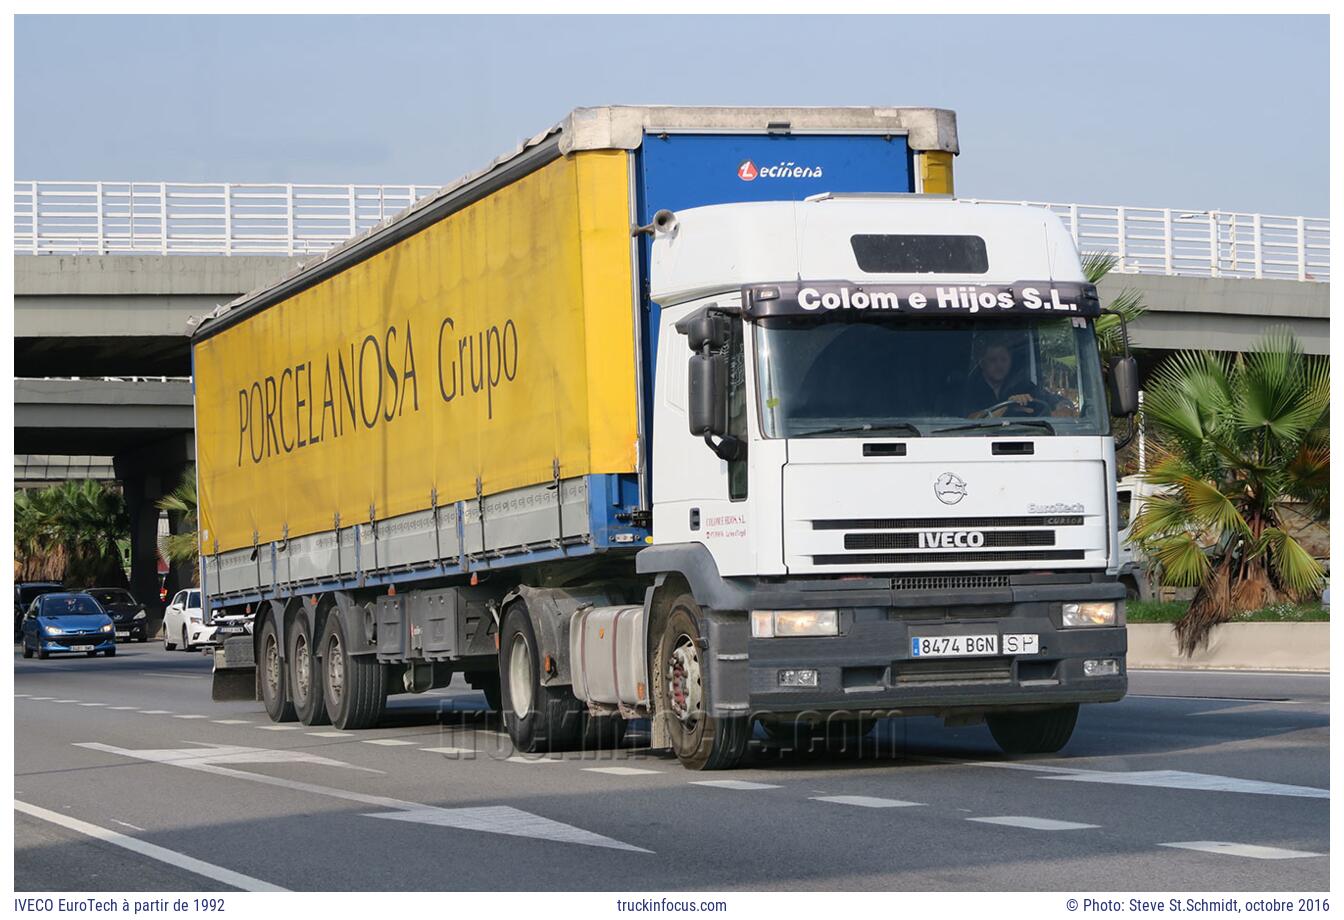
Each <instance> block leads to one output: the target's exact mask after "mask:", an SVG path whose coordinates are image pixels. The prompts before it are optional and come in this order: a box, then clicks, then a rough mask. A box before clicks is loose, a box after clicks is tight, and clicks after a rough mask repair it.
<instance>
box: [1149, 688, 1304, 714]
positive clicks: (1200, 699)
mask: <svg viewBox="0 0 1344 920" xmlns="http://www.w3.org/2000/svg"><path fill="white" fill-rule="evenodd" d="M1126 699H1136V700H1185V701H1186V702H1196V703H1261V704H1263V705H1266V706H1301V705H1302V704H1303V703H1306V702H1307V700H1289V699H1283V698H1281V697H1273V698H1270V697H1263V696H1262V697H1254V696H1176V695H1172V694H1160V693H1150V694H1146V695H1145V694H1142V693H1129V694H1126ZM1192 715H1201V713H1192Z"/></svg>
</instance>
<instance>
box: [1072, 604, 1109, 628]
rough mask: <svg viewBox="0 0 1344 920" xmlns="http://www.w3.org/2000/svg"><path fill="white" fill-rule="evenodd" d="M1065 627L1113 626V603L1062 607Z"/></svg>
mask: <svg viewBox="0 0 1344 920" xmlns="http://www.w3.org/2000/svg"><path fill="white" fill-rule="evenodd" d="M1064 625H1065V626H1114V625H1115V601H1089V602H1087V603H1084V604H1065V605H1064Z"/></svg>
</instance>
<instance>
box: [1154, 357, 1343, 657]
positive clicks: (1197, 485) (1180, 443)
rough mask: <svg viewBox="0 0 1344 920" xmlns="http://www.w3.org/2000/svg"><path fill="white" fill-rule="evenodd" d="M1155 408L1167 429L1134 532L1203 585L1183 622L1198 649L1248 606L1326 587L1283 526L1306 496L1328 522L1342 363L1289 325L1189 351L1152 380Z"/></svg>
mask: <svg viewBox="0 0 1344 920" xmlns="http://www.w3.org/2000/svg"><path fill="white" fill-rule="evenodd" d="M1144 411H1145V413H1146V415H1147V420H1148V422H1149V423H1151V424H1152V425H1153V426H1154V427H1155V428H1156V429H1157V430H1158V433H1159V435H1160V438H1159V440H1158V443H1157V444H1156V445H1155V446H1154V448H1153V450H1154V453H1155V454H1156V455H1157V463H1156V464H1155V465H1154V466H1153V467H1152V469H1151V470H1150V471H1149V472H1148V473H1147V474H1146V478H1147V479H1148V481H1150V482H1152V483H1155V484H1158V485H1161V486H1165V487H1166V489H1165V490H1164V494H1161V495H1159V496H1156V497H1154V498H1152V499H1150V500H1148V502H1147V503H1146V504H1145V506H1144V510H1143V511H1142V512H1141V513H1140V514H1139V516H1138V517H1137V518H1136V520H1135V523H1134V531H1133V532H1134V537H1135V539H1136V540H1137V541H1138V542H1139V543H1140V545H1141V546H1143V548H1144V550H1145V551H1146V552H1147V553H1148V554H1149V556H1150V558H1152V559H1154V560H1155V561H1156V563H1157V564H1158V566H1159V568H1160V571H1161V573H1162V577H1163V581H1164V582H1165V583H1167V584H1174V585H1178V586H1196V591H1195V597H1194V600H1193V601H1192V602H1191V604H1190V609H1189V610H1188V611H1187V613H1186V614H1185V616H1184V617H1182V618H1181V620H1180V621H1179V622H1178V623H1177V624H1176V635H1177V639H1178V641H1179V643H1180V647H1181V650H1182V651H1183V652H1184V653H1185V654H1187V655H1190V654H1193V653H1194V651H1195V649H1197V648H1198V647H1199V646H1200V644H1201V643H1203V642H1204V641H1205V640H1206V638H1207V636H1208V632H1209V630H1210V629H1211V628H1212V627H1213V626H1215V625H1216V624H1218V623H1221V622H1225V621H1227V620H1229V619H1231V618H1232V617H1233V616H1234V615H1235V614H1236V613H1239V612H1243V611H1249V610H1256V609H1259V608H1261V607H1264V606H1265V605H1266V604H1269V603H1273V602H1275V601H1276V600H1278V599H1280V598H1285V599H1288V600H1293V601H1296V600H1300V599H1302V598H1305V597H1309V596H1311V595H1312V594H1314V593H1315V592H1316V591H1318V590H1319V589H1320V587H1321V585H1322V581H1323V579H1324V575H1325V573H1324V571H1323V569H1322V567H1321V565H1320V564H1319V563H1318V562H1317V561H1316V560H1315V559H1313V558H1312V557H1311V554H1310V553H1308V552H1307V551H1306V550H1305V549H1304V548H1303V547H1302V546H1301V545H1300V544H1299V543H1298V542H1297V541H1296V540H1295V539H1293V538H1292V537H1291V536H1290V535H1289V534H1288V532H1287V531H1286V529H1285V528H1284V527H1283V526H1282V523H1281V521H1280V518H1279V510H1278V506H1279V503H1280V502H1283V501H1299V502H1302V503H1304V504H1305V506H1306V507H1307V508H1309V509H1310V513H1311V514H1312V515H1313V516H1314V517H1315V519H1316V520H1322V521H1323V520H1326V519H1327V518H1328V515H1329V501H1330V493H1329V490H1330V482H1329V480H1330V429H1329V424H1330V362H1329V359H1328V358H1325V357H1309V356H1306V355H1304V354H1303V353H1302V350H1301V348H1300V346H1299V345H1298V343H1297V340H1296V338H1295V337H1294V336H1293V335H1292V333H1291V332H1289V331H1287V330H1275V331H1271V332H1269V333H1268V334H1266V335H1265V336H1264V337H1263V338H1262V339H1261V340H1260V341H1259V342H1258V343H1257V345H1256V348H1255V350H1254V351H1252V352H1250V353H1247V354H1244V355H1227V354H1221V353H1217V352H1207V351H1189V352H1182V353H1180V354H1177V355H1175V356H1173V357H1171V358H1169V359H1168V360H1167V361H1166V362H1165V363H1164V364H1163V365H1162V366H1161V367H1160V368H1159V369H1158V370H1157V371H1156V372H1154V374H1153V377H1152V378H1151V380H1150V382H1149V386H1148V388H1147V391H1146V399H1145V404H1144Z"/></svg>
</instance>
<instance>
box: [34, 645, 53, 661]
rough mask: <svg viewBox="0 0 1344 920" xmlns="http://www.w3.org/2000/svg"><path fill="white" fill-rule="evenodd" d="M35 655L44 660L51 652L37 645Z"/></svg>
mask: <svg viewBox="0 0 1344 920" xmlns="http://www.w3.org/2000/svg"><path fill="white" fill-rule="evenodd" d="M37 657H38V659H39V660H41V661H46V660H47V659H48V658H50V657H51V652H49V651H47V650H46V649H44V648H42V647H41V646H39V647H38V649H37Z"/></svg>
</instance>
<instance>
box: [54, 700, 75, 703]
mask: <svg viewBox="0 0 1344 920" xmlns="http://www.w3.org/2000/svg"><path fill="white" fill-rule="evenodd" d="M52 702H53V703H78V702H79V700H52Z"/></svg>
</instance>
